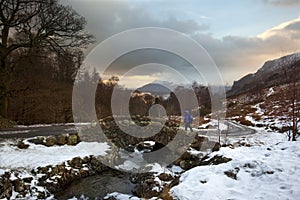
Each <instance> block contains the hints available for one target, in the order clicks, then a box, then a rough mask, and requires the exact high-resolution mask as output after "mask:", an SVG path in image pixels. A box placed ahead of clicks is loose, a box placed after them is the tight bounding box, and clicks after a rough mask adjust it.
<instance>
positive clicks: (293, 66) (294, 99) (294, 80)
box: [281, 53, 300, 141]
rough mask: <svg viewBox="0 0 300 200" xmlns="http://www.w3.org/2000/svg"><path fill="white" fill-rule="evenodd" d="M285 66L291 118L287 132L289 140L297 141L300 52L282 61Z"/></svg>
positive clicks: (299, 113) (287, 97) (299, 116)
mask: <svg viewBox="0 0 300 200" xmlns="http://www.w3.org/2000/svg"><path fill="white" fill-rule="evenodd" d="M281 64H283V65H284V66H285V67H284V75H285V78H286V83H287V84H288V87H287V89H286V92H285V93H286V94H285V95H286V102H288V103H289V105H290V106H288V117H289V120H290V126H289V130H288V131H287V132H286V134H287V136H288V140H292V141H296V140H297V137H298V135H299V130H298V124H299V120H300V112H299V102H300V96H299V71H300V70H299V69H300V58H299V53H297V54H294V55H293V56H290V57H289V59H286V60H285V61H284V62H282V63H281Z"/></svg>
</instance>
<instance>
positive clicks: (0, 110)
mask: <svg viewBox="0 0 300 200" xmlns="http://www.w3.org/2000/svg"><path fill="white" fill-rule="evenodd" d="M0 100H1V108H0V115H1V116H2V117H4V118H7V117H8V116H7V114H8V103H9V99H8V97H7V96H2V97H1V99H0Z"/></svg>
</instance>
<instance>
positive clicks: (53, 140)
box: [45, 136, 57, 147]
mask: <svg viewBox="0 0 300 200" xmlns="http://www.w3.org/2000/svg"><path fill="white" fill-rule="evenodd" d="M56 141H57V140H56V137H54V136H49V137H47V138H46V142H45V146H47V147H51V146H54V145H55V144H56Z"/></svg>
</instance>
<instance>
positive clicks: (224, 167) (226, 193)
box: [171, 133, 300, 200]
mask: <svg viewBox="0 0 300 200" xmlns="http://www.w3.org/2000/svg"><path fill="white" fill-rule="evenodd" d="M268 136H269V138H271V139H273V140H271V139H270V140H269V141H268V142H266V143H267V144H265V145H260V146H257V145H256V146H252V147H239V148H235V149H231V148H229V147H226V148H221V150H220V151H218V152H215V153H213V154H211V156H214V155H222V156H225V157H227V158H232V161H230V162H228V163H224V164H220V165H214V166H199V167H196V168H193V169H191V170H189V171H187V172H185V173H183V174H182V175H181V178H180V184H179V185H178V186H175V187H174V188H172V189H171V194H172V195H173V196H174V197H176V198H178V199H181V200H188V199H189V200H192V199H195V198H196V199H273V200H274V199H299V196H300V180H299V177H300V142H299V141H297V142H287V141H284V142H280V143H277V142H278V141H280V140H281V139H282V137H281V136H280V135H278V134H273V133H269V134H268ZM257 139H259V137H256V138H254V137H253V138H252V140H257ZM261 139H263V137H261ZM249 140H251V139H250V138H249ZM271 141H273V142H271ZM261 142H262V144H263V143H265V141H261ZM225 172H226V173H231V174H236V179H234V178H232V177H228V176H227V175H225Z"/></svg>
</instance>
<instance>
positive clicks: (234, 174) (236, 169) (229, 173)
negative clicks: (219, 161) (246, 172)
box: [224, 167, 240, 180]
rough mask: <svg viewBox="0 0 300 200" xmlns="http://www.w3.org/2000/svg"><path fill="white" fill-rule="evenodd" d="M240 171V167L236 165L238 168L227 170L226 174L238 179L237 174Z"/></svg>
mask: <svg viewBox="0 0 300 200" xmlns="http://www.w3.org/2000/svg"><path fill="white" fill-rule="evenodd" d="M239 171H240V168H238V167H236V168H234V170H228V171H225V172H224V174H225V175H226V176H228V177H229V178H232V179H234V180H237V174H238V172H239Z"/></svg>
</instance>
